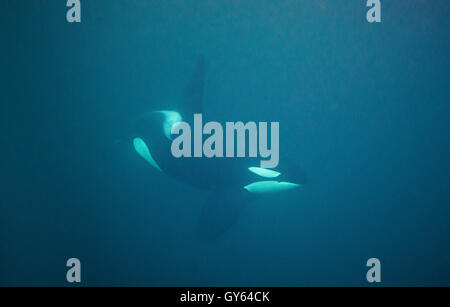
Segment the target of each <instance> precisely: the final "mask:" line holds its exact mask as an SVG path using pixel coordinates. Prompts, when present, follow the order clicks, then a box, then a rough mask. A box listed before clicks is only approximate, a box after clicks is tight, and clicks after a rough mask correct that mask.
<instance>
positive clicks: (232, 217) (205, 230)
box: [197, 189, 256, 240]
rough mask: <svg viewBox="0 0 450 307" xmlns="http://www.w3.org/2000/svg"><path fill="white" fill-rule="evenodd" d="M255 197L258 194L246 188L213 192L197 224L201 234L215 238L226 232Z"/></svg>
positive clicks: (203, 237) (204, 236)
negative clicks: (253, 193)
mask: <svg viewBox="0 0 450 307" xmlns="http://www.w3.org/2000/svg"><path fill="white" fill-rule="evenodd" d="M254 198H256V196H255V195H252V194H251V193H249V192H248V191H247V190H245V189H241V190H239V191H235V190H223V191H213V192H211V193H210V195H209V196H208V198H207V199H206V202H205V204H204V205H203V209H202V213H201V216H200V220H199V222H198V225H197V231H198V234H199V236H200V237H201V238H202V239H204V240H214V239H216V238H218V237H220V236H221V235H223V234H224V233H226V232H227V231H228V230H229V229H230V228H231V226H233V225H234V224H235V223H236V221H237V220H238V218H239V216H240V215H241V213H242V211H243V210H244V208H245V207H246V205H247V204H248V203H250V202H251V201H252V200H253V199H254Z"/></svg>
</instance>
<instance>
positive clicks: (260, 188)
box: [130, 57, 306, 239]
mask: <svg viewBox="0 0 450 307" xmlns="http://www.w3.org/2000/svg"><path fill="white" fill-rule="evenodd" d="M204 81H205V60H204V58H203V57H199V59H198V60H197V62H196V66H195V70H194V73H193V75H192V77H191V79H190V81H189V84H188V85H187V87H186V89H185V91H184V93H183V95H182V98H181V99H180V101H178V103H176V104H175V105H174V106H168V107H167V108H166V109H162V110H150V111H149V112H148V113H146V114H143V115H142V116H141V117H140V118H139V119H138V120H137V123H136V125H135V128H134V130H133V135H132V138H131V140H130V145H131V146H133V147H134V150H135V152H136V153H137V155H138V156H140V157H141V158H142V159H143V163H146V164H147V165H149V166H151V167H152V168H153V169H155V170H156V171H157V173H163V174H165V175H167V176H170V177H172V178H175V179H176V180H179V181H182V182H184V183H186V184H189V185H191V186H194V187H196V188H200V189H203V190H206V191H208V192H209V196H208V197H207V200H206V203H205V204H204V206H203V210H202V213H201V216H200V219H199V223H198V227H197V228H198V231H199V234H200V235H201V236H202V237H205V238H210V239H212V238H216V237H218V236H220V235H221V234H223V233H225V232H226V231H227V230H228V229H229V228H230V227H231V226H232V225H233V224H234V223H235V221H236V220H237V218H238V216H239V215H240V213H241V212H242V210H243V208H244V207H245V206H246V205H247V204H249V203H250V202H252V201H254V200H255V199H257V198H258V197H262V196H263V195H264V194H267V193H276V192H284V191H287V190H298V189H299V188H300V187H301V186H302V185H304V184H305V183H306V176H305V175H304V173H303V171H302V170H301V168H300V167H298V166H297V165H298V163H297V161H292V160H290V161H288V159H285V157H286V156H287V154H286V153H284V154H283V153H280V160H279V165H278V166H277V168H276V169H264V168H261V167H259V161H258V160H257V158H251V157H242V158H241V157H239V158H217V157H215V158H206V157H203V158H179V157H178V158H177V157H174V156H173V155H172V152H171V144H172V141H173V135H171V131H172V127H173V126H174V125H176V124H177V123H179V122H181V121H184V122H188V121H189V120H190V119H191V120H192V118H193V115H194V114H196V113H197V114H198V113H203V112H202V111H203V90H204ZM203 114H204V113H203Z"/></svg>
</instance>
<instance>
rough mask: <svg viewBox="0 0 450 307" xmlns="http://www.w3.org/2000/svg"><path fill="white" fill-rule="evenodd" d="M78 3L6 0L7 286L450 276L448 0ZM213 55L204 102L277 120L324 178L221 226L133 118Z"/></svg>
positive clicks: (407, 281)
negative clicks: (74, 11) (132, 134)
mask: <svg viewBox="0 0 450 307" xmlns="http://www.w3.org/2000/svg"><path fill="white" fill-rule="evenodd" d="M65 2H66V1H37V0H34V1H23V0H20V1H19V0H17V1H1V2H0V12H1V13H0V26H1V30H0V31H1V41H2V44H1V48H0V50H1V51H0V55H1V56H0V67H1V68H0V72H1V75H0V78H1V79H0V84H1V85H0V88H1V98H0V101H1V113H0V114H1V115H0V116H1V121H0V129H1V130H0V131H1V132H0V135H1V143H2V146H1V159H0V163H1V172H2V176H1V179H0V182H1V184H0V190H1V197H0V285H4V286H9V285H35V286H43V285H69V284H68V283H67V281H66V271H67V269H68V268H67V267H66V261H67V259H68V258H71V257H76V258H79V259H80V261H81V265H82V283H81V285H92V286H101V285H129V286H330V285H342V286H345V285H351V286H367V285H369V284H368V283H367V280H366V272H367V270H368V268H367V267H366V261H367V259H369V258H372V257H376V258H379V259H380V261H381V274H382V275H381V276H382V277H381V278H382V285H401V286H406V285H425V286H428V285H447V286H448V285H450V180H449V178H450V177H449V176H450V175H449V174H450V160H449V157H450V146H449V145H450V142H449V140H450V82H449V71H450V57H449V55H450V44H449V33H450V19H449V18H448V16H449V14H450V2H449V1H446V0H432V1H419V0H414V1H413V0H411V1H401V0H390V1H387V0H386V1H382V22H381V23H373V24H370V23H368V22H367V21H366V12H367V10H368V8H367V7H366V1H364V0H355V1H347V0H303V1H301V0H289V1H286V0H280V1H268V0H258V1H256V0H242V1H236V0H230V1H222V0H220V1H219V0H215V1H213V0H208V1H206V0H205V1H186V0H178V1H166V0H154V1H144V0H140V1H138V0H135V1H112V0H111V1H106V0H104V1H103V0H96V1H85V0H82V1H81V4H82V10H81V14H82V17H81V18H82V22H81V23H79V24H75V23H73V24H70V23H68V22H67V21H66V12H67V7H66V6H65ZM199 55H203V56H204V58H205V61H206V62H205V63H206V66H205V67H206V75H205V96H204V106H205V109H207V110H208V111H209V112H210V113H211V114H216V115H217V117H215V118H220V119H221V120H222V119H223V120H233V121H235V120H253V121H260V120H262V121H279V122H280V154H281V153H288V154H289V156H290V157H294V158H295V159H296V160H297V162H298V163H299V164H300V165H301V166H302V168H303V170H304V172H305V173H306V174H307V176H308V183H307V184H306V185H305V186H304V187H302V188H301V189H298V190H294V191H289V192H287V193H280V194H271V195H267V196H265V197H262V198H261V199H259V200H258V201H256V202H254V203H252V204H249V205H248V206H246V208H245V210H243V212H242V214H241V215H240V216H239V218H238V220H237V221H236V223H235V225H233V226H232V227H231V228H230V229H229V230H228V231H227V232H226V233H224V234H223V235H221V236H220V237H218V238H216V239H213V240H203V239H201V238H200V237H199V235H198V233H197V232H196V225H197V222H198V219H199V216H200V212H201V210H202V206H203V204H204V202H205V200H206V198H207V197H208V193H207V192H206V191H202V190H199V189H196V188H193V187H191V186H189V185H186V184H184V183H180V182H178V181H176V180H174V179H172V178H170V177H167V176H164V174H161V173H160V172H157V171H155V170H154V169H152V168H150V167H148V165H145V163H143V161H142V159H141V158H140V157H139V156H138V155H136V153H135V152H133V149H132V142H131V139H129V138H127V135H126V131H127V129H128V128H129V125H130V123H131V122H132V121H133V120H134V119H135V118H136V117H138V116H139V115H140V114H143V113H145V112H148V111H151V110H156V109H160V108H161V106H163V105H167V104H168V103H170V101H174V100H176V99H178V98H179V96H180V94H181V93H182V91H183V89H184V87H185V86H186V83H187V82H188V80H189V78H190V75H191V74H192V71H193V69H194V66H195V61H196V59H197V58H198V56H199ZM213 118H214V116H213ZM215 118H214V119H215ZM281 162H282V161H280V163H281ZM192 176H195V174H192Z"/></svg>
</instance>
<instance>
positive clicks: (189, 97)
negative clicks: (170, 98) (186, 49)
mask: <svg viewBox="0 0 450 307" xmlns="http://www.w3.org/2000/svg"><path fill="white" fill-rule="evenodd" d="M204 83H205V59H204V57H203V56H199V57H198V59H197V62H196V64H195V69H194V72H193V74H192V76H191V79H190V80H189V83H188V85H187V87H186V88H185V90H184V93H183V96H182V98H181V100H182V105H183V109H184V110H183V111H184V112H186V113H191V114H189V116H192V114H194V113H202V110H203V91H204Z"/></svg>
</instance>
